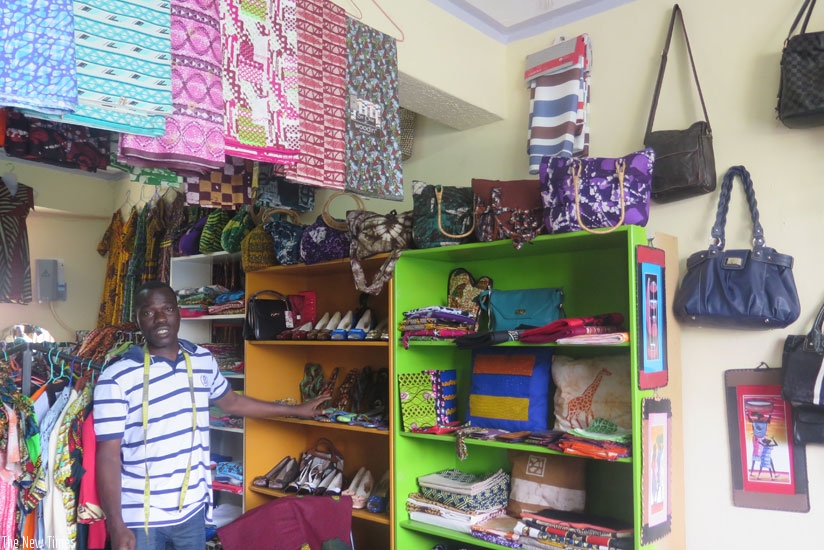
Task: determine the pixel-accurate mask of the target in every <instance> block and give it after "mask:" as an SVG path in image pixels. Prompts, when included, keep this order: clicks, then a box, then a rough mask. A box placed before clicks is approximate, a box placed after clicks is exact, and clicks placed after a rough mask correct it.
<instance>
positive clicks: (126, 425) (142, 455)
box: [94, 340, 230, 528]
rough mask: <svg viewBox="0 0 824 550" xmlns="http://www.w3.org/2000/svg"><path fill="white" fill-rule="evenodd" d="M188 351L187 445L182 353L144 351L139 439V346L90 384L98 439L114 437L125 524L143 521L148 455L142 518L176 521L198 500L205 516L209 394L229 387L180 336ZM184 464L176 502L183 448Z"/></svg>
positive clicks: (153, 522) (216, 395)
mask: <svg viewBox="0 0 824 550" xmlns="http://www.w3.org/2000/svg"><path fill="white" fill-rule="evenodd" d="M180 345H181V347H182V348H183V349H185V350H186V351H187V352H188V353H189V355H190V356H191V361H192V373H193V375H194V390H195V402H196V404H197V426H198V428H197V432H196V433H195V440H194V446H192V401H191V398H190V393H189V378H188V375H187V374H186V362H185V360H184V359H183V353H178V355H177V361H176V363H175V364H172V362H171V361H169V360H167V359H165V358H163V357H158V356H154V355H153V356H152V358H151V359H152V364H151V368H150V369H149V427H148V436H147V439H146V446H145V447H144V445H143V412H142V405H143V348H142V347H140V346H132V347H131V348H129V350H128V351H127V352H126V353H125V354H124V356H123V358H122V359H121V360H119V361H117V362H116V363H114V364H112V365H111V366H109V367H107V368H106V369H105V370H104V371H103V372H102V374H101V375H100V379H99V381H98V383H97V386H96V387H95V390H94V429H95V433H96V436H97V440H98V441H105V440H111V439H122V440H123V441H122V446H121V453H122V454H121V456H122V468H121V479H122V491H121V494H122V496H121V499H122V502H121V504H122V507H123V521H124V522H125V523H126V525H127V526H129V527H133V528H142V527H143V523H144V512H143V488H144V484H145V475H146V472H145V469H144V461H145V460H146V457H147V456H148V457H149V458H148V463H149V477H150V479H151V484H150V485H151V498H150V506H149V525H150V526H152V527H159V526H164V525H176V524H179V523H183V522H184V521H186V520H187V519H189V518H190V517H191V516H192V515H193V514H194V513H195V512H197V511H198V510H199V509H200V508H201V507H203V506H204V504H205V505H206V519H207V521H210V520H211V494H212V490H211V489H212V477H211V472H210V470H209V402H210V401H215V400H217V399H220V398H221V397H223V396H224V395H226V392H228V391H229V390H230V388H229V384H228V382H227V381H226V379H225V378H224V377H223V375H221V374H220V371H219V370H218V366H217V362H216V361H215V359H214V357H212V355H211V354H210V353H209V352H208V351H207V350H206V349H204V348H202V347H200V346H197V345H195V344H192V343H191V342H187V341H185V340H180ZM190 453H191V455H192V469H191V474H190V475H189V488H188V489H187V492H186V501H185V503H184V505H183V510H182V511H180V512H179V511H178V503H179V499H180V488H181V486H182V485H183V478H184V476H185V473H186V464H187V463H188V460H189V454H190Z"/></svg>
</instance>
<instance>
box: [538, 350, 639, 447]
mask: <svg viewBox="0 0 824 550" xmlns="http://www.w3.org/2000/svg"><path fill="white" fill-rule="evenodd" d="M552 380H553V382H554V383H555V429H556V430H564V431H569V430H570V429H573V428H586V427H587V426H589V424H590V423H591V422H592V420H593V419H594V418H605V419H607V420H611V421H612V422H614V423H615V424H617V425H618V426H620V427H621V428H626V429H632V397H631V393H632V392H631V391H630V360H629V356H628V355H624V356H603V357H586V358H573V357H567V356H564V355H556V356H555V357H554V358H553V359H552Z"/></svg>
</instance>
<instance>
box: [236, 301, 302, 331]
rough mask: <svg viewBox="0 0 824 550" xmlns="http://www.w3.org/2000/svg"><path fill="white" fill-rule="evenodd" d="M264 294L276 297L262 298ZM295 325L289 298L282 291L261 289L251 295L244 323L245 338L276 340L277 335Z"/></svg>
mask: <svg viewBox="0 0 824 550" xmlns="http://www.w3.org/2000/svg"><path fill="white" fill-rule="evenodd" d="M264 295H271V296H275V297H276V298H275V299H274V300H272V299H269V298H260V296H264ZM294 326H295V321H294V318H293V316H292V310H291V308H290V307H289V300H288V299H287V298H286V297H285V296H284V295H283V294H281V293H280V292H276V291H274V290H261V291H260V292H255V293H254V294H252V296H250V297H249V300H248V301H247V303H246V321H245V322H244V324H243V339H244V340H274V339H275V336H277V335H278V334H280V333H281V332H283V331H284V330H286V329H287V328H294Z"/></svg>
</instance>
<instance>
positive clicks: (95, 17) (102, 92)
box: [32, 0, 172, 136]
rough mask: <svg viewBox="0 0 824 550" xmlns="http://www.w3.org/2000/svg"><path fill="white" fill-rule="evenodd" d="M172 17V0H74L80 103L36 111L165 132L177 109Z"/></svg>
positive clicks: (159, 133) (78, 120)
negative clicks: (64, 110)
mask: <svg viewBox="0 0 824 550" xmlns="http://www.w3.org/2000/svg"><path fill="white" fill-rule="evenodd" d="M170 17H171V16H170V7H169V2H168V0H74V27H75V47H76V60H77V63H76V66H77V95H78V104H77V109H76V110H75V111H74V112H73V113H68V114H65V115H60V116H59V118H58V117H57V116H56V115H52V114H45V113H36V114H35V113H32V114H34V116H37V117H39V118H48V119H51V120H60V121H63V122H70V123H73V124H80V125H83V126H90V127H93V128H102V129H104V130H112V131H114V132H124V133H132V134H140V135H148V136H162V135H163V134H164V133H165V128H166V117H167V116H168V115H169V114H171V113H172V70H171V49H172V46H171V40H170V34H171V31H170V27H171V22H170Z"/></svg>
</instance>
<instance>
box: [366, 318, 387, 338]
mask: <svg viewBox="0 0 824 550" xmlns="http://www.w3.org/2000/svg"><path fill="white" fill-rule="evenodd" d="M388 327H389V319H382V320H381V321H380V322H379V323H378V324H377V325H375V328H373V329H372V330H370V331H369V332H367V333H366V336H365V337H364V338H363V339H364V340H380V339H381V333H382V332H384V331H386V329H387V328H388Z"/></svg>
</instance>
